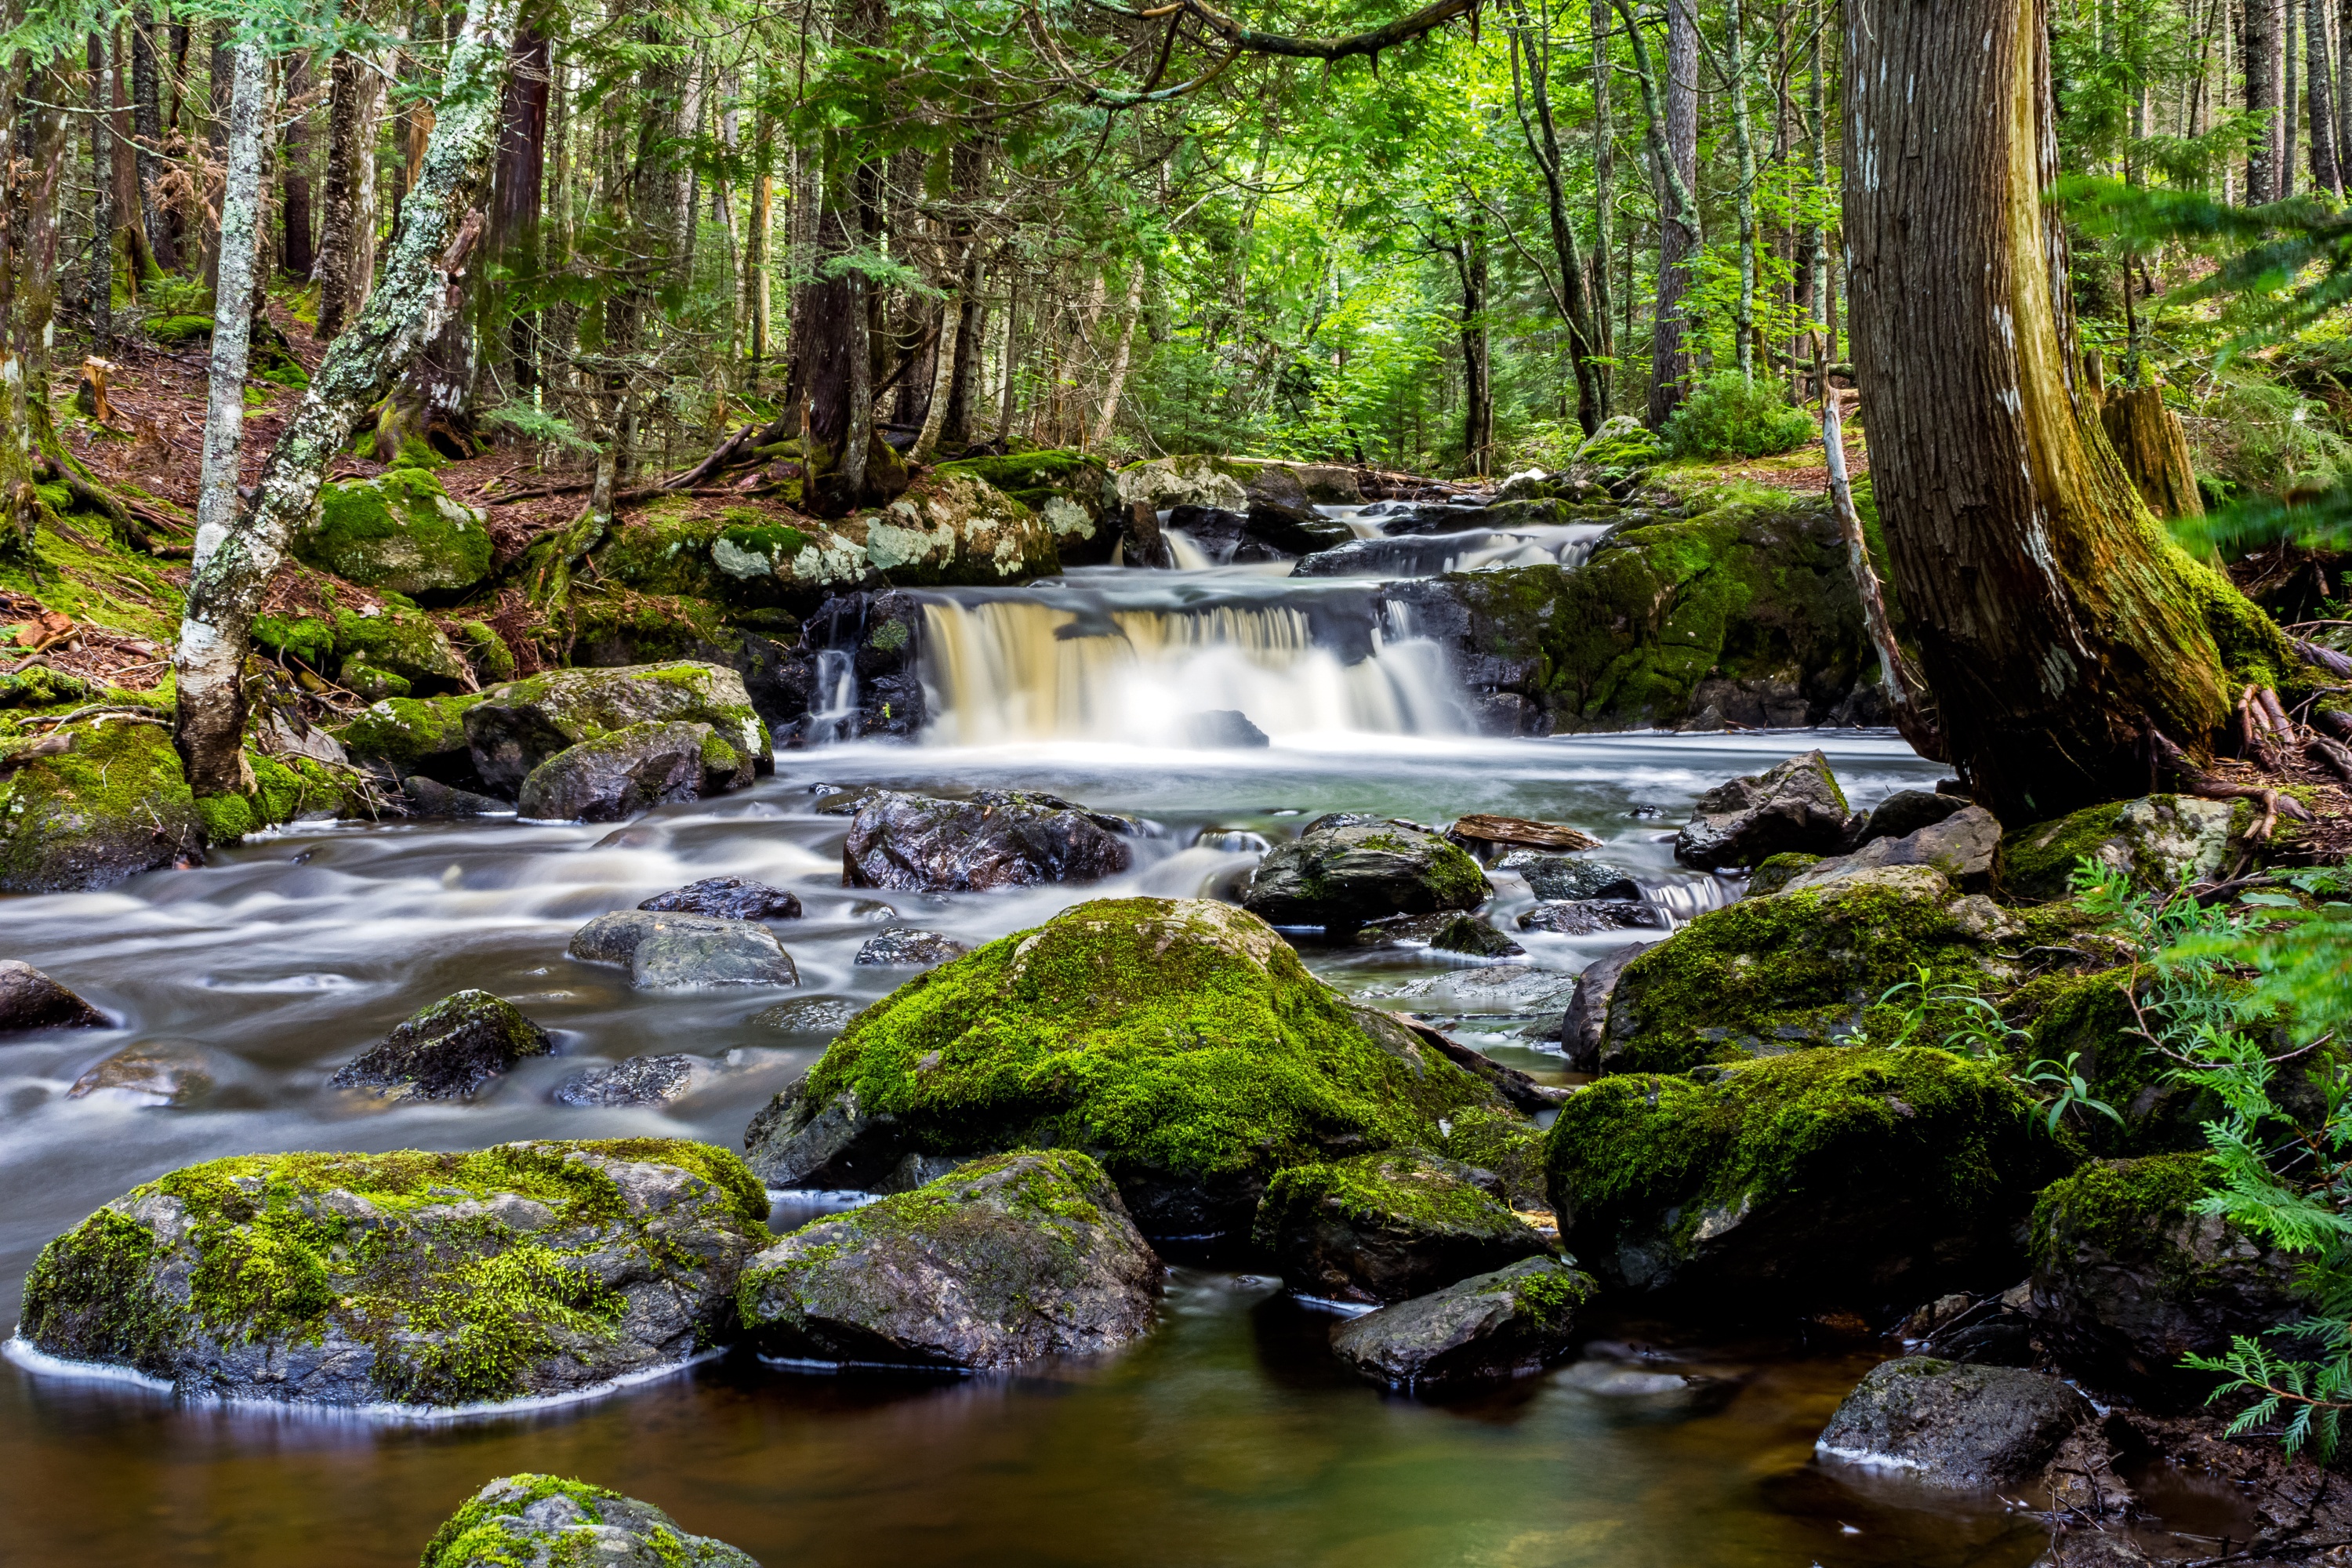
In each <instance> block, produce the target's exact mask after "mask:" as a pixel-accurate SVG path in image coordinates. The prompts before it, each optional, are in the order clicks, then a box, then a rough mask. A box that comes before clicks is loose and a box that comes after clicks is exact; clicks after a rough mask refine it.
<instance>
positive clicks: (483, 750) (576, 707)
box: [465, 660, 773, 791]
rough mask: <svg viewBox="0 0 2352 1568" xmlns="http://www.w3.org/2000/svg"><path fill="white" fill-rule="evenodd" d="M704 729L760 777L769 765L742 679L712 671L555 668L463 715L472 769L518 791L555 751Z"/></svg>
mask: <svg viewBox="0 0 2352 1568" xmlns="http://www.w3.org/2000/svg"><path fill="white" fill-rule="evenodd" d="M648 723H653V724H668V723H683V724H707V725H709V727H710V730H711V733H712V735H713V737H714V739H715V740H717V741H718V742H720V743H722V744H724V745H725V746H727V747H728V748H729V749H730V751H731V752H734V753H735V756H736V758H737V759H738V763H739V765H740V763H741V762H743V761H746V760H748V761H749V763H751V767H752V768H753V769H754V770H755V771H758V772H765V771H767V770H768V769H769V768H770V767H772V765H773V757H772V753H771V752H770V750H769V746H768V729H767V726H766V725H765V724H763V723H761V721H760V716H759V714H758V713H756V712H754V711H753V710H752V708H751V696H750V694H749V693H748V692H747V691H745V689H744V688H743V678H742V677H741V676H740V675H738V674H736V673H735V671H733V670H731V669H725V668H720V667H719V666H718V665H715V664H698V663H693V662H690V661H686V660H680V661H678V662H677V663H673V664H644V665H626V666H623V667H621V668H614V669H551V670H549V671H547V672H546V673H545V674H543V675H534V676H530V677H529V678H527V679H522V680H510V681H508V682H507V683H506V684H504V685H502V686H494V687H492V688H490V689H488V690H487V691H485V692H483V693H482V694H481V700H479V701H478V702H475V703H473V704H472V705H471V706H469V707H467V709H466V710H465V725H466V739H467V746H468V748H469V750H470V751H471V752H472V754H473V759H474V766H475V769H476V770H477V772H478V773H480V775H481V777H482V778H483V780H484V781H485V782H486V783H487V784H488V785H489V787H491V788H492V789H496V790H503V791H519V790H520V789H521V787H522V784H523V781H524V780H525V779H527V778H529V777H530V774H531V773H532V772H533V770H535V769H537V768H538V767H540V766H541V764H542V763H546V762H547V761H548V760H549V759H550V758H551V757H553V756H555V755H556V753H558V752H562V751H564V750H566V749H568V748H570V747H572V746H576V745H578V744H580V743H581V742H583V741H594V740H599V739H601V738H603V737H604V736H606V735H610V734H612V733H613V732H614V731H619V730H626V729H628V728H629V727H630V726H632V725H635V724H648Z"/></svg>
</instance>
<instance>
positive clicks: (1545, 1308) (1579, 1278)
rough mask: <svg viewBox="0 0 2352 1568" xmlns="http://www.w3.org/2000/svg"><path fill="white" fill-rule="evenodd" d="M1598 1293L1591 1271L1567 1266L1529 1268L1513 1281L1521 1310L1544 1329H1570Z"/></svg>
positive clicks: (1513, 1295)
mask: <svg viewBox="0 0 2352 1568" xmlns="http://www.w3.org/2000/svg"><path fill="white" fill-rule="evenodd" d="M1596 1293H1597V1287H1596V1286H1595V1285H1594V1284H1593V1281H1592V1277H1591V1275H1589V1274H1578V1273H1576V1272H1574V1271H1572V1270H1570V1269H1566V1268H1560V1269H1545V1270H1543V1271H1542V1272H1540V1273H1538V1272H1534V1271H1529V1272H1527V1273H1523V1274H1520V1275H1518V1276H1517V1277H1516V1278H1514V1279H1512V1281H1511V1297H1512V1299H1513V1300H1516V1301H1517V1303H1518V1309H1519V1311H1520V1312H1521V1314H1522V1315H1524V1316H1525V1317H1526V1318H1527V1319H1528V1321H1530V1322H1531V1323H1532V1324H1533V1325H1534V1326H1535V1328H1536V1329H1537V1331H1539V1332H1543V1333H1554V1332H1559V1331H1564V1330H1565V1329H1567V1327H1568V1326H1569V1324H1570V1322H1572V1321H1574V1320H1575V1317H1576V1314H1577V1313H1578V1312H1580V1311H1581V1310H1583V1309H1584V1307H1585V1304H1586V1303H1587V1302H1589V1301H1591V1300H1592V1298H1593V1296H1594V1295H1595V1294H1596Z"/></svg>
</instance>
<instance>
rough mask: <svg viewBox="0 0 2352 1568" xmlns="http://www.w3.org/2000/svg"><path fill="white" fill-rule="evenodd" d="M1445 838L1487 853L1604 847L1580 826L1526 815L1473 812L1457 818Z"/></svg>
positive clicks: (1477, 851)
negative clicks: (1485, 814)
mask: <svg viewBox="0 0 2352 1568" xmlns="http://www.w3.org/2000/svg"><path fill="white" fill-rule="evenodd" d="M1445 837H1448V838H1451V839H1452V840H1454V842H1455V843H1456V844H1460V845H1463V846H1465V847H1472V848H1473V849H1474V852H1476V853H1483V854H1493V853H1499V852H1502V851H1505V850H1509V849H1539V850H1549V851H1552V852H1554V853H1559V852H1564V851H1570V850H1578V849H1598V848H1600V847H1601V840H1599V839H1598V838H1595V837H1592V835H1591V834H1590V833H1587V832H1585V831H1584V830H1583V829H1582V828H1580V827H1570V826H1568V824H1566V823H1564V822H1537V821H1535V820H1533V819H1531V818H1528V817H1525V816H1482V815H1473V816H1462V817H1456V818H1455V819H1454V824H1453V826H1449V827H1448V828H1446V830H1445Z"/></svg>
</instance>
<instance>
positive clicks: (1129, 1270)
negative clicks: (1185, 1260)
mask: <svg viewBox="0 0 2352 1568" xmlns="http://www.w3.org/2000/svg"><path fill="white" fill-rule="evenodd" d="M1159 1299H1160V1259H1159V1258H1158V1257H1157V1256H1156V1255H1155V1254H1154V1253H1153V1252H1152V1250H1151V1247H1150V1245H1149V1244H1148V1243H1146V1242H1145V1241H1144V1239H1143V1237H1142V1236H1141V1234H1140V1233H1139V1232H1138V1231H1137V1230H1136V1228H1135V1223H1134V1221H1133V1220H1131V1219H1129V1217H1128V1213H1127V1206H1126V1205H1124V1204H1123V1203H1121V1202H1120V1201H1119V1195H1118V1188H1117V1187H1115V1186H1113V1185H1112V1184H1111V1182H1110V1178H1108V1176H1106V1175H1104V1174H1103V1171H1102V1167H1101V1166H1099V1165H1097V1163H1095V1162H1094V1161H1092V1160H1090V1159H1088V1158H1087V1156H1086V1155H1084V1154H1081V1153H1079V1152H1076V1150H1072V1149H1049V1150H1026V1151H1022V1152H1013V1153H1006V1154H996V1155H992V1156H989V1157H988V1158H985V1159H982V1160H977V1161H974V1162H972V1163H970V1164H967V1165H962V1166H960V1167H958V1168H957V1169H956V1170H954V1171H951V1172H950V1173H948V1174H946V1175H944V1176H941V1177H940V1178H938V1179H937V1180H935V1181H932V1182H929V1183H927V1184H924V1185H922V1186H919V1187H917V1188H916V1189H914V1190H913V1191H912V1192H905V1193H898V1194H894V1195H892V1196H890V1197H886V1198H884V1199H882V1200H881V1201H880V1202H878V1203H875V1204H871V1205H867V1206H866V1207H864V1208H860V1209H856V1210H853V1211H852V1212H850V1213H848V1214H845V1215H839V1216H837V1217H835V1218H833V1219H825V1220H819V1221H817V1222H816V1223H815V1224H814V1225H810V1226H803V1228H802V1229H800V1230H796V1231H794V1232H793V1234H792V1235H790V1236H788V1237H784V1238H783V1239H782V1241H779V1242H777V1243H776V1244H775V1245H774V1246H772V1247H769V1248H767V1249H766V1250H765V1251H763V1252H761V1253H760V1254H759V1255H758V1256H757V1257H755V1258H752V1259H751V1264H750V1266H749V1267H748V1268H745V1270H744V1272H743V1281H742V1284H741V1286H740V1288H739V1289H738V1305H739V1308H740V1311H741V1314H742V1320H743V1327H744V1329H745V1331H747V1332H749V1333H750V1334H751V1337H752V1340H753V1342H754V1343H756V1344H758V1345H759V1346H760V1348H761V1350H763V1351H765V1352H770V1353H773V1354H779V1355H788V1356H794V1357H800V1358H805V1359H810V1360H819V1361H831V1362H852V1363H885V1364H890V1365H902V1366H923V1367H940V1368H950V1369H954V1370H959V1371H980V1370H983V1369H987V1368H992V1367H1004V1366H1011V1365H1013V1364H1015V1363H1020V1362H1024V1361H1034V1360H1035V1359H1036V1358H1038V1357H1039V1356H1045V1355H1073V1354H1075V1355H1086V1354H1093V1353H1097V1352H1102V1351H1107V1350H1111V1349H1114V1348H1116V1347H1117V1346H1118V1345H1121V1344H1124V1343H1125V1342H1128V1341H1129V1340H1131V1339H1134V1338H1136V1337H1137V1336H1139V1335H1140V1334H1142V1333H1144V1332H1145V1331H1147V1330H1149V1329H1150V1327H1151V1321H1152V1316H1153V1313H1154V1311H1155V1310H1156V1308H1157V1306H1158V1302H1159Z"/></svg>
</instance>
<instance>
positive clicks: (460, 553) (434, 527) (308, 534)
mask: <svg viewBox="0 0 2352 1568" xmlns="http://www.w3.org/2000/svg"><path fill="white" fill-rule="evenodd" d="M488 521H489V520H488V514H486V513H484V512H480V511H477V510H474V509H473V508H472V507H469V506H461V505H459V504H458V503H457V501H454V500H450V499H449V495H448V492H447V491H446V490H444V489H442V488H441V481H440V480H439V479H435V478H434V477H433V476H432V475H431V474H430V473H428V472H426V471H425V469H423V468H394V469H391V470H390V471H388V472H386V473H383V474H380V475H378V476H377V477H376V478H374V479H343V480H340V481H337V482H335V483H333V484H329V485H324V486H322V487H320V491H319V518H318V521H316V522H314V523H313V524H311V526H310V528H309V529H307V530H306V531H303V532H301V533H299V534H297V535H296V536H295V539H294V556H295V559H297V560H299V561H300V562H302V563H304V564H306V565H310V566H315V567H317V568H318V569H319V570H320V571H321V572H331V573H333V574H335V575H336V576H338V577H341V578H343V579H345V580H346V581H348V582H352V583H357V584H360V585H361V586H362V587H367V588H388V589H390V590H391V591H392V592H394V593H395V594H404V595H408V596H409V597H411V598H421V597H425V596H440V597H445V598H446V597H449V596H454V595H459V594H463V593H464V592H465V591H466V590H467V589H468V588H471V587H473V586H474V585H475V584H478V583H479V582H481V581H482V579H483V578H485V577H487V576H488V575H489V574H490V556H491V544H490V532H489V528H488Z"/></svg>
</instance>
